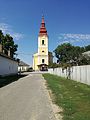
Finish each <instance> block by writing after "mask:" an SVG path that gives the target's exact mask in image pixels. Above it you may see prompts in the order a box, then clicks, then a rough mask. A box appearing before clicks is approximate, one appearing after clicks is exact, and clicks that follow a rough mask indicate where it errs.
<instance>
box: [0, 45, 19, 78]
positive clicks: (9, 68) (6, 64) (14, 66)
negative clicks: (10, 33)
mask: <svg viewBox="0 0 90 120" xmlns="http://www.w3.org/2000/svg"><path fill="white" fill-rule="evenodd" d="M12 74H18V62H17V60H15V59H13V58H11V57H10V51H8V55H5V54H4V53H3V49H2V45H1V44H0V76H5V75H12Z"/></svg>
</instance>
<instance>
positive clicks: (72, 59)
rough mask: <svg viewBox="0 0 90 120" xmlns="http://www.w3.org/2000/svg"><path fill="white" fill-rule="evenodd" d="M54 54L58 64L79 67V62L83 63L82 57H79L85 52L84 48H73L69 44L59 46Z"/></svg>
mask: <svg viewBox="0 0 90 120" xmlns="http://www.w3.org/2000/svg"><path fill="white" fill-rule="evenodd" d="M54 52H55V56H56V57H57V59H58V62H59V63H69V64H71V63H72V64H74V65H77V64H79V65H80V64H81V60H82V61H83V59H84V57H81V56H82V53H83V52H85V48H84V47H79V46H73V45H71V44H70V43H64V44H61V45H59V46H58V47H57V48H56V49H55V50H54Z"/></svg>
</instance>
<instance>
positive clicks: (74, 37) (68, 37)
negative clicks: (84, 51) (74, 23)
mask: <svg viewBox="0 0 90 120" xmlns="http://www.w3.org/2000/svg"><path fill="white" fill-rule="evenodd" d="M58 38H59V40H60V41H61V42H60V43H67V42H70V43H74V42H80V41H88V42H89V41H90V34H60V35H59V37H58Z"/></svg>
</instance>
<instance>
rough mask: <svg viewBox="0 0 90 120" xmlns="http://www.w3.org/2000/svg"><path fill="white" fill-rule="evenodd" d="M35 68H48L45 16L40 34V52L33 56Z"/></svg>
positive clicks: (43, 69)
mask: <svg viewBox="0 0 90 120" xmlns="http://www.w3.org/2000/svg"><path fill="white" fill-rule="evenodd" d="M33 69H34V70H42V71H45V70H48V34H47V30H46V27H45V22H44V17H42V22H41V26H40V31H39V35H38V53H36V54H34V56H33Z"/></svg>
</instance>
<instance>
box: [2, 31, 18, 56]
mask: <svg viewBox="0 0 90 120" xmlns="http://www.w3.org/2000/svg"><path fill="white" fill-rule="evenodd" d="M0 43H1V44H2V46H3V49H4V50H5V54H8V50H10V53H11V55H10V56H11V57H12V58H13V55H14V54H15V52H16V51H17V48H18V45H17V44H15V43H14V40H13V37H12V36H11V35H9V34H6V35H3V33H2V31H1V30H0Z"/></svg>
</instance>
